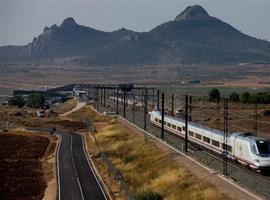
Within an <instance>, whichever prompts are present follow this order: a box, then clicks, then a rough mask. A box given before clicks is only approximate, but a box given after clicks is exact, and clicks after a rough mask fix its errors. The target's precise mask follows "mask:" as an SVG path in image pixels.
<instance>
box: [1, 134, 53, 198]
mask: <svg viewBox="0 0 270 200" xmlns="http://www.w3.org/2000/svg"><path fill="white" fill-rule="evenodd" d="M0 144H1V145H0V176H1V179H0V185H1V187H0V194H1V199H29V200H31V199H35V200H36V199H42V198H43V195H44V191H45V189H46V187H47V182H46V179H45V174H44V170H43V161H42V159H43V158H44V156H45V155H46V154H47V155H50V154H51V152H52V151H53V149H54V148H55V146H51V147H50V150H49V151H48V152H47V147H48V146H49V144H50V139H49V138H48V137H46V136H40V135H36V134H35V135H34V134H31V133H0ZM47 172H48V171H47ZM49 174H50V173H49ZM50 176H52V175H51V174H50ZM47 178H48V177H47Z"/></svg>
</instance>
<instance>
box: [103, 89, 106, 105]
mask: <svg viewBox="0 0 270 200" xmlns="http://www.w3.org/2000/svg"><path fill="white" fill-rule="evenodd" d="M103 92H104V95H103V97H104V100H103V106H104V107H106V88H105V87H104V91H103Z"/></svg>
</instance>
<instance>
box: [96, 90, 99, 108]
mask: <svg viewBox="0 0 270 200" xmlns="http://www.w3.org/2000/svg"><path fill="white" fill-rule="evenodd" d="M96 92H97V93H96V94H97V98H96V99H97V107H96V109H97V111H98V109H99V93H98V92H99V88H98V87H97V88H96Z"/></svg>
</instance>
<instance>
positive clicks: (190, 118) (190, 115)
mask: <svg viewBox="0 0 270 200" xmlns="http://www.w3.org/2000/svg"><path fill="white" fill-rule="evenodd" d="M189 121H190V122H191V121H192V96H189Z"/></svg>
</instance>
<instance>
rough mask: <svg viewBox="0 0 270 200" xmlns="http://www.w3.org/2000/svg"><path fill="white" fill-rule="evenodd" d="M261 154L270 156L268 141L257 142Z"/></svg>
mask: <svg viewBox="0 0 270 200" xmlns="http://www.w3.org/2000/svg"><path fill="white" fill-rule="evenodd" d="M256 144H257V148H258V151H259V154H270V142H269V141H268V140H258V141H256Z"/></svg>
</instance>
